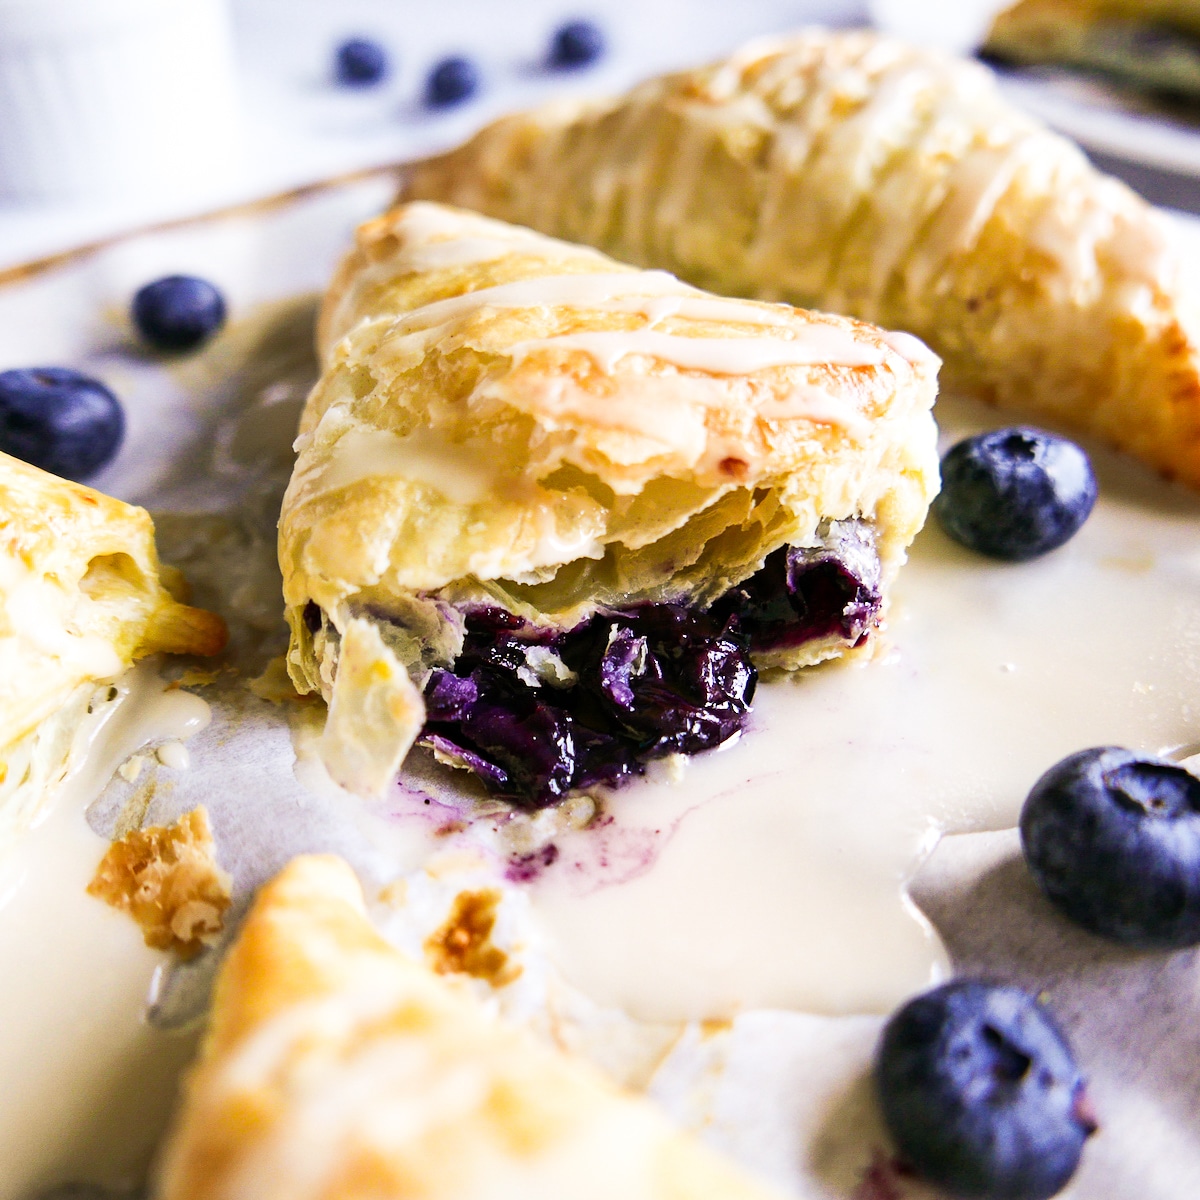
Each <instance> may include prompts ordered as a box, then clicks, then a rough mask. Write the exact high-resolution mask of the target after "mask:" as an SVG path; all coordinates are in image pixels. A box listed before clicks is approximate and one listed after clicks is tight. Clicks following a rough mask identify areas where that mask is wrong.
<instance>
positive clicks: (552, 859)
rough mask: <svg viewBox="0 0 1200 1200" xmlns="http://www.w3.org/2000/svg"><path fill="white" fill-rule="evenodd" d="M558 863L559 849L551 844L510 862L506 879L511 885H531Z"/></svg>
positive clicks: (514, 858) (511, 859)
mask: <svg viewBox="0 0 1200 1200" xmlns="http://www.w3.org/2000/svg"><path fill="white" fill-rule="evenodd" d="M556 862H558V847H557V846H556V845H555V844H554V843H553V842H551V843H550V844H549V845H547V846H543V847H542V848H541V849H540V850H535V851H534V852H533V853H532V854H518V855H515V856H514V857H512V858H510V859H509V860H508V867H507V869H506V870H505V872H504V878H505V879H507V880H508V882H509V883H531V882H532V881H533V880H534V879H536V878H537V877H538V876H539V875H540V874H541V873H542V872H543V871H545V870H546V869H547V868H548V867H552V866H554V864H555V863H556Z"/></svg>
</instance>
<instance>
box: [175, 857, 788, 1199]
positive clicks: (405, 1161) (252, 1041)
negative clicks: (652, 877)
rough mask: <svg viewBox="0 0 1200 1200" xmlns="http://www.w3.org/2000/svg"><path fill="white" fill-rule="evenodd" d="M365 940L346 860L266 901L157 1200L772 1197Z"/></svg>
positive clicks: (577, 1064) (307, 873)
mask: <svg viewBox="0 0 1200 1200" xmlns="http://www.w3.org/2000/svg"><path fill="white" fill-rule="evenodd" d="M461 980H462V977H461V976H460V977H459V978H458V979H456V980H452V981H451V980H447V979H446V978H444V977H443V976H441V975H437V974H434V972H433V971H432V970H430V969H429V968H428V967H426V966H424V965H422V964H421V963H419V962H417V961H416V960H414V959H412V958H409V957H408V956H407V955H405V954H402V953H401V952H400V951H398V950H397V949H396V948H395V947H394V946H392V945H391V944H390V943H389V942H386V941H384V939H383V938H382V937H380V936H379V934H378V933H376V932H375V929H374V927H373V926H372V924H371V921H370V919H369V918H368V916H367V912H366V907H365V905H364V902H363V894H362V890H361V888H360V887H359V884H358V881H357V879H355V877H354V872H353V871H351V870H350V868H349V867H348V866H347V865H346V864H345V863H344V862H342V861H341V860H340V859H337V858H333V857H331V856H328V857H327V856H310V857H305V858H298V859H295V860H294V861H293V862H292V863H291V865H290V866H288V867H287V868H286V869H285V870H284V871H283V873H282V874H281V875H280V876H278V877H277V878H276V879H274V880H273V881H272V882H270V883H268V884H267V885H266V887H264V888H263V889H262V891H261V892H260V894H259V896H258V898H257V900H256V901H255V903H254V907H253V908H252V909H251V911H250V914H249V916H248V917H247V918H246V922H245V924H244V926H243V927H242V930H241V932H240V934H239V936H238V939H237V941H236V943H235V944H234V946H233V948H232V950H231V951H230V952H229V956H228V957H227V958H226V960H225V963H224V965H223V966H222V968H221V973H220V977H219V978H218V980H217V986H216V994H215V998H214V1002H213V1012H212V1017H211V1020H210V1022H209V1033H208V1037H207V1038H205V1040H204V1048H203V1051H202V1053H201V1057H200V1061H199V1062H198V1063H197V1065H196V1067H195V1068H194V1069H193V1071H192V1073H191V1076H190V1078H189V1079H188V1082H187V1086H186V1088H185V1092H184V1096H183V1100H182V1103H181V1105H180V1112H179V1117H178V1119H177V1120H176V1122H175V1127H174V1129H173V1130H172V1131H171V1134H170V1135H169V1137H168V1138H167V1142H166V1145H165V1146H164V1147H163V1152H162V1154H161V1156H160V1161H159V1167H158V1171H157V1177H156V1185H157V1186H156V1188H155V1194H156V1195H157V1196H159V1197H160V1198H161V1200H230V1198H231V1197H234V1196H242V1197H249V1196H252V1197H254V1200H296V1197H298V1196H309V1197H333V1196H337V1197H338V1198H339V1200H401V1198H403V1200H511V1198H512V1197H515V1196H519V1197H522V1198H523V1200H565V1198H567V1197H571V1198H572V1200H617V1198H618V1197H619V1198H621V1200H772V1197H773V1196H776V1193H774V1192H773V1191H771V1190H770V1189H768V1188H767V1187H766V1186H765V1185H763V1184H760V1183H757V1182H756V1181H755V1180H753V1179H752V1178H750V1177H749V1176H748V1175H747V1174H745V1173H744V1172H742V1171H741V1170H739V1169H738V1168H737V1167H735V1166H734V1165H733V1164H732V1163H729V1162H726V1161H725V1160H724V1159H723V1158H721V1157H720V1156H719V1155H718V1154H716V1153H714V1152H713V1151H712V1150H709V1149H707V1148H706V1147H704V1146H702V1145H701V1144H700V1143H699V1142H698V1141H696V1140H694V1139H693V1138H692V1137H691V1136H689V1135H688V1134H686V1133H682V1132H680V1131H679V1130H677V1129H676V1128H675V1127H674V1126H673V1125H672V1124H671V1123H670V1122H669V1121H668V1120H667V1119H666V1117H665V1116H663V1115H662V1114H661V1113H660V1112H658V1111H657V1110H656V1109H655V1108H654V1106H653V1105H651V1104H650V1103H649V1102H648V1101H647V1100H644V1099H641V1098H639V1097H635V1096H634V1095H632V1094H631V1093H629V1092H626V1091H623V1090H622V1089H621V1088H618V1087H617V1086H616V1085H615V1084H613V1083H611V1082H609V1080H608V1079H607V1078H606V1077H605V1076H603V1075H602V1074H601V1073H600V1071H598V1070H597V1069H596V1068H595V1067H593V1066H592V1065H591V1064H590V1063H588V1062H585V1061H584V1060H583V1059H581V1058H577V1057H574V1056H573V1055H571V1054H568V1053H566V1052H564V1051H562V1050H558V1049H554V1048H551V1047H550V1046H549V1045H546V1044H544V1043H543V1042H542V1041H541V1040H540V1039H539V1038H536V1037H534V1036H533V1035H532V1034H530V1033H528V1032H527V1031H525V1030H522V1029H519V1028H518V1027H516V1026H513V1025H509V1024H507V1023H505V1022H503V1021H500V1020H497V1018H496V1017H495V1015H494V1013H493V1012H492V1011H491V1007H490V1006H489V1005H487V1004H485V1003H484V1002H482V1001H481V1000H480V999H479V998H478V997H477V995H476V994H475V993H474V992H471V991H470V990H468V989H466V988H464V987H461V986H455V984H456V983H460V982H461Z"/></svg>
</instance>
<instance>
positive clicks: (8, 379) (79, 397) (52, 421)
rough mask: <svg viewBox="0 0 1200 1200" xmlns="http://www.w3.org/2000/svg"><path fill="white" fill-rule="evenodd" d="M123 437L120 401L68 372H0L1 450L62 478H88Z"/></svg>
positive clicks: (64, 369) (110, 456) (42, 369)
mask: <svg viewBox="0 0 1200 1200" xmlns="http://www.w3.org/2000/svg"><path fill="white" fill-rule="evenodd" d="M124 436H125V413H124V411H123V410H122V408H121V403H120V401H119V400H118V399H117V398H116V396H114V395H113V394H112V392H110V391H109V390H108V388H106V387H105V386H104V384H102V383H101V382H100V381H99V380H98V379H92V378H91V377H90V376H88V375H81V374H80V373H79V372H78V371H72V370H70V369H69V368H67V367H31V368H28V369H24V370H16V371H3V372H0V450H3V451H4V453H5V454H11V455H12V456H13V457H14V458H20V459H24V461H25V462H28V463H32V464H33V465H34V466H35V467H41V468H42V470H44V471H52V472H54V474H55V475H61V476H63V477H64V478H65V479H75V480H84V479H89V478H90V477H91V476H92V475H94V474H95V473H96V472H97V471H98V470H99V469H100V468H101V467H103V466H105V465H106V464H107V463H109V462H110V461H111V460H112V459H113V457H114V456H115V455H116V453H117V450H118V449H120V446H121V441H122V439H123V438H124Z"/></svg>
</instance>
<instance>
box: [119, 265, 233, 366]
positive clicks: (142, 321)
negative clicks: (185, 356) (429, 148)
mask: <svg viewBox="0 0 1200 1200" xmlns="http://www.w3.org/2000/svg"><path fill="white" fill-rule="evenodd" d="M133 323H134V324H135V325H136V326H137V328H138V331H139V332H140V333H141V335H142V337H144V338H145V339H146V341H147V342H149V343H150V345H151V346H153V347H154V348H155V349H156V350H167V351H180V350H194V349H195V348H196V347H197V346H199V345H201V344H203V343H204V342H206V341H208V339H209V338H210V337H212V336H213V334H215V333H216V332H217V330H218V329H220V328H221V326H222V325H224V324H225V298H224V297H223V296H222V295H221V293H220V292H219V291H218V290H217V289H216V288H215V287H214V286H213V285H212V284H211V283H209V282H208V280H206V279H197V278H196V277H195V276H193V275H168V276H166V277H165V278H164V279H156V280H155V281H154V282H153V283H148V284H146V286H145V287H143V288H140V289H139V290H138V293H137V295H135V296H134V298H133Z"/></svg>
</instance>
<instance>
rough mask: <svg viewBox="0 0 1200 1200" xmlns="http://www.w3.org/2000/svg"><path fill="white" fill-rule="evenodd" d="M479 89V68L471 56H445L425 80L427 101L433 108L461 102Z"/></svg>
mask: <svg viewBox="0 0 1200 1200" xmlns="http://www.w3.org/2000/svg"><path fill="white" fill-rule="evenodd" d="M477 91H479V68H478V67H477V66H476V65H475V64H474V63H473V62H472V61H471V60H470V59H469V58H443V59H442V61H441V62H440V63H438V64H437V65H436V66H435V67H434V68H433V70H432V71H430V72H429V78H428V80H426V82H425V103H426V104H428V105H429V106H430V107H431V108H447V107H449V106H450V105H452V104H461V103H462V101H464V100H466V99H469V98H470V97H471V96H473V95H475V93H476V92H477Z"/></svg>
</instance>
